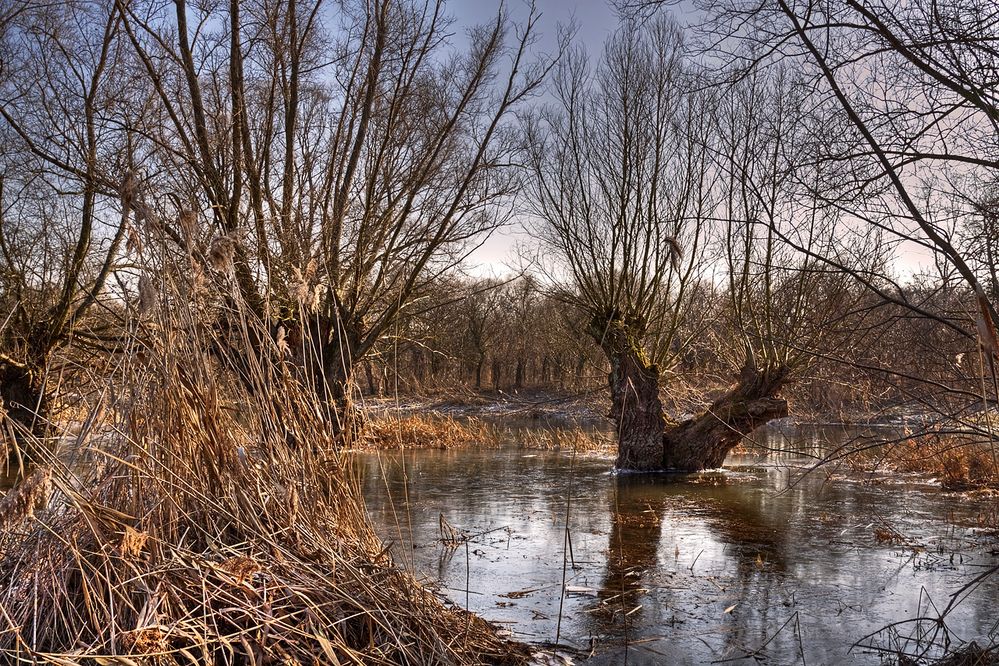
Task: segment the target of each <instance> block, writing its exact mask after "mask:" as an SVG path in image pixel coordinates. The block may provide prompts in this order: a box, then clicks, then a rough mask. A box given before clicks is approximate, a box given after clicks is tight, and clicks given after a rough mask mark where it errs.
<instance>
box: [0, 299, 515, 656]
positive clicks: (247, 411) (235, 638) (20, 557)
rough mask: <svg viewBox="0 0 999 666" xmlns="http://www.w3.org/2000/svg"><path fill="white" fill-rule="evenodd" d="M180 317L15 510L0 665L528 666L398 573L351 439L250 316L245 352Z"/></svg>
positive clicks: (35, 479) (146, 342) (121, 371)
mask: <svg viewBox="0 0 999 666" xmlns="http://www.w3.org/2000/svg"><path fill="white" fill-rule="evenodd" d="M166 296H167V295H161V298H160V303H161V304H162V303H164V302H167V301H168V300H169V299H168V298H166ZM165 313H166V309H165V306H163V305H157V306H156V308H154V313H153V315H152V317H146V318H145V319H144V320H143V323H142V324H141V326H140V328H141V331H140V334H138V335H136V336H135V337H134V339H133V340H132V341H131V342H130V348H129V350H128V352H127V353H124V354H121V355H119V356H117V357H116V358H117V360H116V361H115V362H114V367H112V368H109V370H108V372H107V373H106V386H105V388H104V391H103V392H102V393H101V397H100V398H99V399H98V400H97V402H98V403H99V404H98V405H97V406H95V411H94V413H93V414H91V416H92V417H94V418H89V419H87V420H86V423H85V427H83V428H82V429H81V430H80V433H79V435H78V436H76V437H75V438H72V439H71V440H67V441H63V442H62V443H61V444H60V446H59V447H58V448H57V449H56V450H54V451H51V452H50V453H49V454H47V455H46V457H45V459H44V460H40V461H38V466H37V467H36V471H34V472H33V474H32V475H31V476H29V477H28V478H27V479H26V480H25V481H24V482H22V484H21V485H20V486H19V487H18V488H16V489H15V490H12V491H10V492H9V493H8V494H7V495H6V496H5V497H4V498H3V499H2V500H0V501H2V502H3V505H4V508H5V511H4V515H3V520H4V531H3V532H2V533H0V581H2V583H0V585H2V588H0V662H2V663H19V662H23V663H37V662H43V663H44V662H48V663H58V664H65V665H75V664H80V665H83V664H87V665H89V664H99V663H137V664H156V665H160V664H191V665H194V664H250V665H257V664H289V665H290V664H302V665H305V664H308V665H310V666H311V665H313V664H345V663H353V664H360V663H363V664H400V663H405V664H442V663H453V664H472V663H523V662H524V661H526V660H527V659H528V658H529V656H530V655H529V653H528V651H527V650H526V649H525V648H524V647H523V646H522V645H520V644H516V643H511V642H508V641H507V640H505V639H503V638H501V637H500V636H498V635H497V633H496V631H495V630H494V629H493V628H492V627H491V626H490V625H488V624H487V623H486V622H484V621H483V620H481V619H479V618H477V617H475V616H473V615H470V614H468V613H466V612H464V611H461V610H459V609H456V608H454V607H451V606H449V605H446V604H445V603H443V602H442V601H441V600H440V599H438V598H437V597H436V596H435V595H434V594H432V593H431V592H429V591H427V590H426V589H424V588H423V587H421V586H420V585H419V584H417V582H416V581H415V580H414V579H413V577H412V576H411V575H409V574H408V573H406V572H404V571H402V570H400V569H398V568H396V567H394V566H393V565H392V562H391V561H390V559H389V557H388V556H387V555H386V554H385V549H384V547H383V545H382V544H381V543H379V541H378V540H377V539H376V537H375V536H374V533H373V532H372V530H371V528H370V526H369V524H368V521H367V519H366V516H365V513H364V510H363V503H362V500H361V498H360V496H359V494H358V487H357V483H356V480H355V478H354V476H353V474H352V472H351V468H350V465H349V462H348V459H347V457H346V456H345V455H344V454H343V453H342V451H343V449H344V448H345V446H346V444H347V443H345V442H344V441H343V440H342V436H338V435H337V434H335V433H336V432H337V431H339V432H341V433H343V432H350V429H343V428H332V427H330V423H331V421H335V417H336V414H335V413H332V412H331V408H330V407H329V406H328V405H325V404H321V403H320V401H319V400H318V399H317V398H316V397H315V396H316V392H315V391H312V390H310V389H309V388H308V387H307V386H305V385H304V384H303V383H302V381H301V380H300V379H297V378H296V377H297V375H296V373H295V371H294V369H293V368H291V367H290V366H289V365H287V364H286V363H285V362H284V361H283V360H282V359H283V356H284V355H283V354H281V353H280V352H279V350H277V349H270V347H272V346H274V345H273V344H272V343H271V337H270V336H268V335H266V334H265V332H264V330H263V327H261V326H258V325H257V324H255V323H254V322H253V321H252V320H250V319H249V318H246V317H244V318H243V319H242V321H241V322H240V327H241V330H239V329H237V335H238V336H240V337H241V341H240V342H241V344H237V345H233V344H231V342H232V341H231V340H220V339H219V337H218V336H216V335H215V334H214V333H213V331H215V330H216V329H214V328H213V327H211V326H199V325H198V324H197V322H196V321H195V320H194V319H193V318H185V317H183V316H178V315H177V314H176V312H174V313H171V314H170V315H167V314H165ZM229 335H232V333H231V332H230V333H229ZM232 349H243V350H246V349H253V350H254V351H255V353H254V354H251V355H247V354H245V353H240V354H237V353H235V352H232V351H230V350H232ZM40 448H41V447H40ZM46 499H47V502H46V501H45V500H46ZM39 504H44V508H41V509H39V508H38V506H39ZM8 510H9V511H8ZM123 656H126V657H128V659H127V660H121V659H117V657H123Z"/></svg>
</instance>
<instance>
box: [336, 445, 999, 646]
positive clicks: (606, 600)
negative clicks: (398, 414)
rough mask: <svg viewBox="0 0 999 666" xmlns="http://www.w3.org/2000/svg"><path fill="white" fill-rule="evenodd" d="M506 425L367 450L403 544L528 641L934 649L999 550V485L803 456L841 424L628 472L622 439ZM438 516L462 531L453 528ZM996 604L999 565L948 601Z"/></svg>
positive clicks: (983, 626)
mask: <svg viewBox="0 0 999 666" xmlns="http://www.w3.org/2000/svg"><path fill="white" fill-rule="evenodd" d="M511 432H513V433H514V435H513V439H514V441H512V442H511V446H509V447H507V448H503V449H495V450H476V449H471V448H470V449H461V450H450V451H439V450H413V451H407V452H404V453H400V452H392V453H384V452H383V453H373V452H370V453H369V452H365V453H358V454H356V455H357V458H356V460H357V466H358V470H359V474H360V478H361V483H362V488H363V493H364V496H365V501H366V504H367V508H368V512H369V515H370V518H371V520H372V522H373V523H374V525H375V527H376V529H377V530H378V532H379V533H380V534H381V536H382V537H383V539H385V540H386V542H389V543H391V544H392V553H393V555H394V558H395V560H396V562H397V563H399V564H400V565H402V566H405V567H409V568H411V569H412V570H413V571H414V572H415V573H416V574H417V576H419V577H420V578H421V580H423V581H424V582H426V583H428V584H430V585H432V586H435V587H437V588H438V589H439V590H440V591H441V593H442V594H444V595H446V596H447V597H448V598H449V599H451V600H452V601H453V602H455V603H456V604H457V605H459V606H461V607H465V606H466V605H467V607H468V608H469V609H470V610H472V611H474V612H475V613H478V614H480V615H482V616H483V617H485V618H486V619H488V620H490V621H492V622H494V623H496V624H498V625H500V626H502V627H505V628H506V629H508V630H509V631H510V632H511V633H512V635H513V636H514V637H516V638H519V639H522V640H526V641H530V642H535V643H539V644H551V643H555V642H556V638H557V641H558V643H559V644H561V645H566V646H571V647H573V648H575V649H576V650H579V651H580V653H581V654H585V655H591V657H590V659H589V662H588V663H594V664H619V663H629V664H644V663H649V664H703V663H710V662H717V661H724V660H731V661H730V662H726V663H754V662H756V663H760V662H762V663H774V664H792V663H807V664H810V665H816V664H844V663H856V664H878V663H881V660H882V656H883V653H882V652H880V651H879V650H878V649H876V648H877V647H880V648H893V647H894V648H901V649H904V650H906V651H908V652H910V653H920V652H921V651H923V650H924V649H928V650H930V653H931V654H932V652H933V650H935V649H937V648H939V647H940V645H941V644H942V641H943V638H944V632H943V630H942V629H941V625H940V624H938V623H936V622H933V621H930V620H925V621H922V622H915V621H914V620H915V619H916V618H919V617H927V618H931V617H932V618H936V617H938V616H939V615H940V613H941V612H943V611H944V609H945V608H946V607H947V605H948V603H949V602H950V601H951V595H952V594H953V593H955V592H956V591H958V590H959V589H960V588H961V587H962V586H964V585H966V584H968V583H969V582H970V581H971V580H972V579H974V577H975V576H978V575H979V574H981V573H982V572H984V571H986V570H987V568H988V567H991V566H995V565H996V564H999V557H997V552H999V551H997V548H999V541H997V539H996V538H995V536H994V533H993V534H990V533H989V532H988V531H987V530H982V529H979V523H980V521H981V519H982V516H983V515H986V514H987V513H988V512H989V511H990V510H991V511H994V509H995V502H996V500H995V498H981V497H979V498H975V497H972V496H968V495H959V494H950V493H943V492H941V491H939V490H938V489H936V488H931V487H929V486H927V485H926V484H922V485H921V484H920V483H917V482H915V481H912V480H907V479H904V478H897V477H891V476H888V477H878V478H876V479H872V478H871V477H866V476H858V475H856V474H851V473H845V472H844V473H836V474H832V473H831V470H829V469H820V470H818V471H814V472H811V473H809V474H803V469H804V468H805V467H807V465H808V464H809V459H807V458H803V457H802V454H803V453H815V452H816V451H817V450H821V449H822V448H824V447H828V446H835V445H836V444H837V443H838V442H839V440H841V439H842V438H844V437H847V436H849V431H848V430H846V429H840V428H821V429H816V428H807V427H800V428H787V427H785V428H783V429H771V430H768V431H764V432H763V433H761V434H759V435H758V437H761V438H762V440H763V441H764V443H766V444H768V445H769V448H771V449H774V450H775V451H774V452H771V453H769V454H759V455H740V456H732V457H730V459H729V461H727V464H726V469H725V470H724V471H712V472H705V473H701V474H694V475H667V474H658V475H639V474H625V473H621V474H618V473H615V472H614V471H613V460H612V459H611V458H609V457H608V456H605V455H604V456H602V455H573V454H571V453H559V452H541V451H531V450H527V449H523V448H520V447H518V446H516V441H515V440H516V434H515V433H516V432H518V431H517V430H513V431H511ZM567 516H568V521H567V520H566V517H567ZM567 525H568V530H567V529H566V526H567ZM442 526H443V536H444V537H450V536H453V533H452V532H450V530H451V529H453V530H455V532H457V533H459V534H460V535H463V536H464V537H465V538H463V539H460V540H459V543H457V545H455V544H452V543H445V541H444V540H443V539H442ZM563 580H564V584H563ZM563 591H564V594H563ZM997 605H999V574H996V575H994V576H990V577H988V578H986V579H984V580H983V581H982V582H981V583H979V584H977V585H974V586H972V587H971V588H970V589H969V590H967V591H966V593H965V594H964V595H963V600H962V601H961V602H960V603H959V604H956V606H955V607H954V608H953V609H952V610H950V611H949V612H948V613H947V614H946V616H945V618H944V625H943V626H945V627H946V632H947V635H948V636H949V638H950V639H951V640H966V641H968V640H978V641H979V642H982V641H990V640H994V639H996V637H997V633H999V626H997V623H999V611H997ZM560 607H561V608H560ZM895 622H902V624H899V625H897V626H896V627H895V628H894V629H892V630H889V631H882V632H881V633H879V634H878V635H876V636H874V637H873V638H869V639H866V640H864V641H863V643H864V645H860V646H855V645H854V644H855V643H857V642H858V641H862V639H864V637H865V636H866V635H868V634H871V633H873V632H876V631H877V630H878V629H879V628H882V627H885V626H886V625H888V624H890V623H895ZM872 646H873V647H872ZM577 658H578V656H577Z"/></svg>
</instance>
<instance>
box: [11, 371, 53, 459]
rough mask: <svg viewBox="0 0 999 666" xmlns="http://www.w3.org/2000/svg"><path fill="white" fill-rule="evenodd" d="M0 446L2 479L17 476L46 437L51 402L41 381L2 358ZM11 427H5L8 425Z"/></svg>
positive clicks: (33, 374) (31, 373)
mask: <svg viewBox="0 0 999 666" xmlns="http://www.w3.org/2000/svg"><path fill="white" fill-rule="evenodd" d="M0 399H2V407H3V413H2V414H0V442H2V443H3V445H4V446H3V447H2V448H3V449H5V450H6V454H5V455H4V458H5V461H4V468H3V469H2V470H0V473H2V475H3V476H9V475H12V474H16V473H18V471H19V470H21V469H22V468H23V467H24V466H26V465H27V464H28V463H29V462H30V461H31V459H32V458H33V457H34V451H33V444H34V443H35V440H36V439H37V440H41V439H42V438H44V437H45V435H46V430H47V416H48V400H47V399H46V396H45V394H44V391H43V390H42V385H41V381H40V380H39V378H38V375H37V373H36V372H34V371H33V370H32V369H31V368H30V367H29V366H27V365H24V364H21V363H18V362H16V361H14V360H13V359H11V358H9V357H6V356H3V355H2V354H0ZM8 420H9V423H4V421H8Z"/></svg>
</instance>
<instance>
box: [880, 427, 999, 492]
mask: <svg viewBox="0 0 999 666" xmlns="http://www.w3.org/2000/svg"><path fill="white" fill-rule="evenodd" d="M994 447H997V448H999V443H992V442H987V441H986V442H983V441H977V440H973V439H969V438H967V437H961V436H956V435H939V434H931V435H925V436H922V437H913V438H909V439H905V440H903V441H901V442H898V443H895V444H891V445H888V446H886V447H884V448H883V449H881V450H880V451H877V452H876V455H877V456H878V462H879V464H882V465H884V466H887V467H889V468H891V469H895V470H898V471H900V472H907V473H915V474H920V475H925V476H932V477H936V478H938V479H940V484H941V486H942V487H943V488H944V489H946V490H969V489H973V488H986V487H999V469H997V464H996V454H997V453H999V452H997V451H994Z"/></svg>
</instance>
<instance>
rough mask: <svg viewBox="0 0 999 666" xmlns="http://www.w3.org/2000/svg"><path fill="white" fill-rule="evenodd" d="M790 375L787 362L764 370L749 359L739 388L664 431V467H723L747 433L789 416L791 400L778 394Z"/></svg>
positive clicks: (688, 470) (685, 470)
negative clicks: (784, 364) (788, 401)
mask: <svg viewBox="0 0 999 666" xmlns="http://www.w3.org/2000/svg"><path fill="white" fill-rule="evenodd" d="M787 376H788V369H787V368H786V367H784V366H778V367H769V368H766V369H765V370H762V371H761V370H758V369H757V368H756V366H755V365H754V364H753V363H751V362H747V363H746V365H745V367H743V369H742V372H741V373H740V376H739V383H738V384H737V385H736V386H735V388H733V389H732V390H731V391H729V392H728V393H726V394H725V395H723V396H722V397H720V398H718V399H717V400H715V401H714V402H713V403H712V404H711V406H710V407H709V408H708V409H707V410H705V411H704V412H703V413H702V414H701V415H699V416H697V417H695V418H693V419H689V420H687V421H684V422H683V423H680V424H679V425H676V426H674V427H672V428H670V429H669V430H667V431H666V432H665V433H664V434H663V456H662V467H663V469H669V470H677V471H683V472H695V471H698V470H702V469H712V468H715V467H721V466H722V464H723V463H724V462H725V456H727V455H728V453H729V451H731V450H732V449H733V448H735V446H736V445H737V444H738V443H739V441H740V440H741V439H742V438H743V437H744V436H746V435H748V434H749V433H751V432H752V431H753V430H755V429H756V428H758V427H760V426H762V425H765V424H766V423H768V422H769V421H772V420H773V419H779V418H783V417H785V416H787V414H788V411H787V401H786V400H784V399H782V398H780V397H779V396H778V393H779V392H780V389H781V387H782V386H783V385H784V382H785V381H786V380H787Z"/></svg>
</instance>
